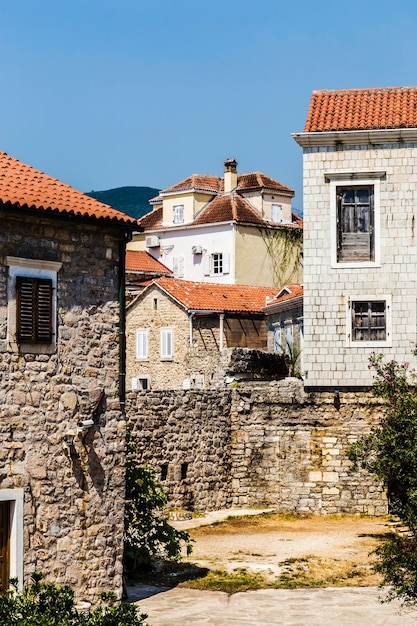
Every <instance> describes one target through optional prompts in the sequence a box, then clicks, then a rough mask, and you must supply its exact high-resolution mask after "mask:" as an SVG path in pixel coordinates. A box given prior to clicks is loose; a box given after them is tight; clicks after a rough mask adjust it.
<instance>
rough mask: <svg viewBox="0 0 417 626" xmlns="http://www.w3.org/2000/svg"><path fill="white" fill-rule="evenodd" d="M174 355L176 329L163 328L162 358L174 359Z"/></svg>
mask: <svg viewBox="0 0 417 626" xmlns="http://www.w3.org/2000/svg"><path fill="white" fill-rule="evenodd" d="M173 356H174V331H173V329H172V328H161V359H172V358H173Z"/></svg>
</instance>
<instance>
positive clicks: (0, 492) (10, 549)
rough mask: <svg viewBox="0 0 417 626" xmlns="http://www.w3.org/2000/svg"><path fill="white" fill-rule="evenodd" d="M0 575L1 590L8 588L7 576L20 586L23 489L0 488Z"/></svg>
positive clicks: (21, 571)
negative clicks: (16, 581) (15, 580)
mask: <svg viewBox="0 0 417 626" xmlns="http://www.w3.org/2000/svg"><path fill="white" fill-rule="evenodd" d="M0 577H1V583H0V584H1V591H4V589H5V588H6V589H8V588H9V578H17V579H18V586H19V589H21V588H22V584H23V489H0ZM5 584H6V587H5ZM1 591H0V592H1Z"/></svg>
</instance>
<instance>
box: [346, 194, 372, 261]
mask: <svg viewBox="0 0 417 626" xmlns="http://www.w3.org/2000/svg"><path fill="white" fill-rule="evenodd" d="M336 196H337V261H338V262H342V263H343V262H356V261H357V262H361V261H374V260H375V237H374V231H375V227H374V221H375V220H374V188H373V185H362V186H357V187H336Z"/></svg>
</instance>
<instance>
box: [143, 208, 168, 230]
mask: <svg viewBox="0 0 417 626" xmlns="http://www.w3.org/2000/svg"><path fill="white" fill-rule="evenodd" d="M138 224H139V226H142V227H143V228H144V229H145V230H152V229H153V228H159V227H160V226H161V224H162V207H161V206H160V207H158V208H157V209H154V210H153V211H149V213H146V215H144V216H143V217H141V218H140V219H139V220H138Z"/></svg>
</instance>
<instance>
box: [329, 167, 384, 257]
mask: <svg viewBox="0 0 417 626" xmlns="http://www.w3.org/2000/svg"><path fill="white" fill-rule="evenodd" d="M367 174H368V177H362V175H361V173H360V172H357V173H351V174H350V175H347V174H343V173H340V174H325V178H326V179H329V178H330V243H331V267H335V268H340V267H346V268H360V267H380V266H381V232H380V230H381V227H380V221H381V218H380V215H381V181H380V176H381V175H382V172H376V173H375V178H374V177H369V172H368V173H367ZM366 185H368V186H371V187H373V191H374V253H375V260H374V261H357V262H355V261H347V262H345V261H338V260H337V187H360V186H366Z"/></svg>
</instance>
